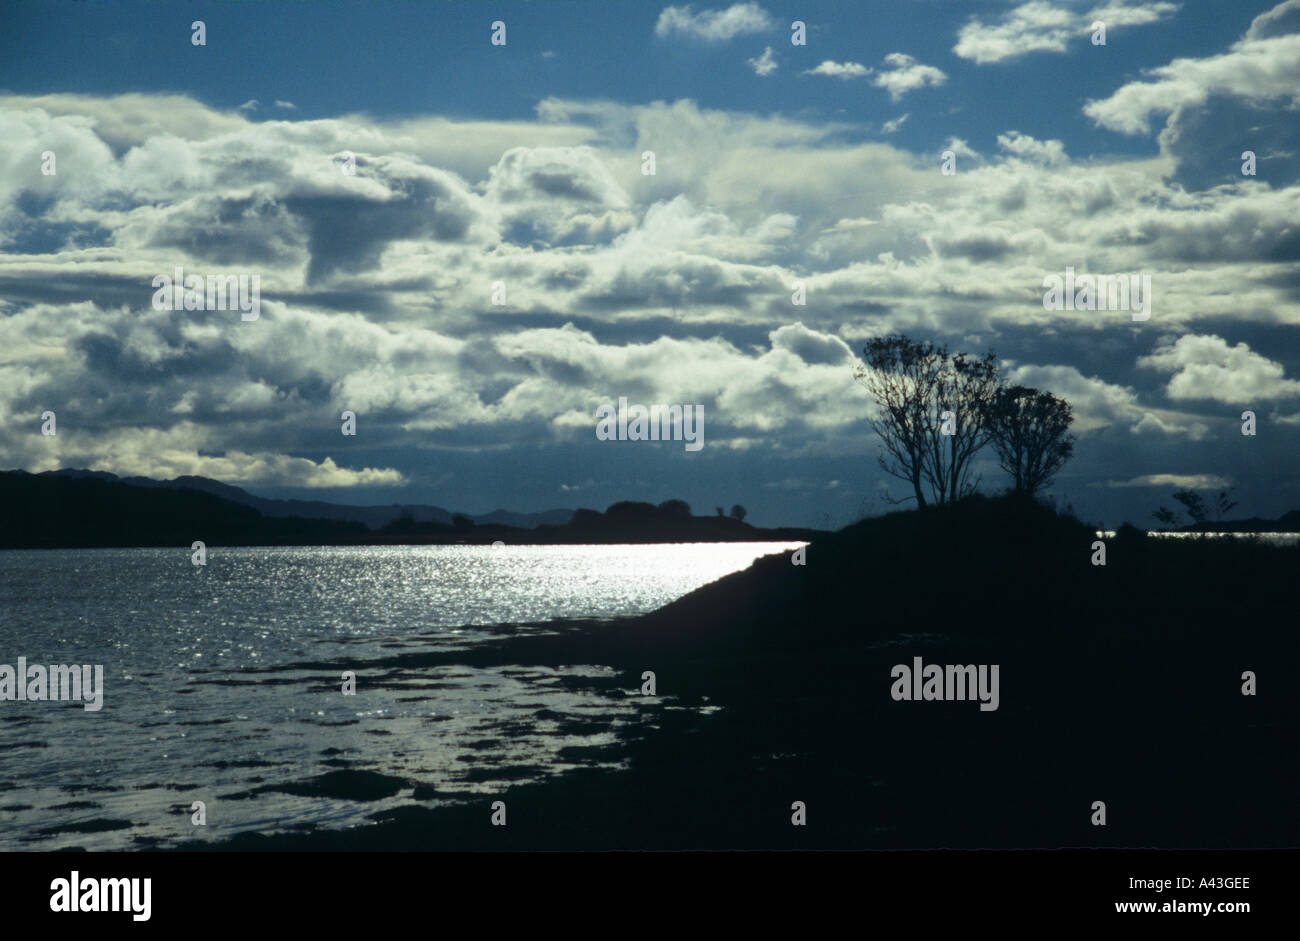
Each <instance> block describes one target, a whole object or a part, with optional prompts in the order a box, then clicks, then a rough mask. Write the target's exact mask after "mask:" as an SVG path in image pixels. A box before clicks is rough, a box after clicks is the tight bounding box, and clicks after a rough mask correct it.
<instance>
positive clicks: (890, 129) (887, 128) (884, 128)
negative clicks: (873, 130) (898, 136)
mask: <svg viewBox="0 0 1300 941" xmlns="http://www.w3.org/2000/svg"><path fill="white" fill-rule="evenodd" d="M909 117H910V114H904V115H902V116H901V117H897V118H894V120H892V121H886V122H885V123H884V124H882V125H881V126H880V131H881V133H883V134H893V133H894V132H895V131H897V130H898V129H899V128H900V127H902V126H903V122H904V121H906V120H907V119H908V118H909Z"/></svg>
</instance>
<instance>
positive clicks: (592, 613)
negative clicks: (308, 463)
mask: <svg viewBox="0 0 1300 941" xmlns="http://www.w3.org/2000/svg"><path fill="white" fill-rule="evenodd" d="M795 545H798V544H797V543H788V544H787V543H720V544H703V545H700V544H692V545H649V546H646V545H640V546H521V547H497V548H493V547H486V546H485V547H480V546H385V547H364V548H353V547H346V548H334V547H320V548H237V549H215V550H213V551H210V552H209V555H208V564H207V565H206V567H203V568H196V567H195V566H193V565H192V564H191V562H190V553H189V550H188V549H91V550H48V551H0V663H7V664H10V665H16V664H17V659H18V657H20V656H25V657H26V658H27V661H28V663H29V664H36V663H40V664H82V663H89V664H103V667H104V686H105V693H104V706H103V709H102V710H101V711H99V712H87V711H86V710H84V709H83V708H82V706H81V704H80V703H60V702H16V701H0V849H59V848H67V847H74V846H80V847H85V848H87V849H91V850H101V849H103V850H107V849H126V848H148V847H154V846H167V845H171V844H174V843H176V842H178V841H182V840H192V839H195V838H198V839H209V840H211V839H223V838H227V837H229V836H231V835H233V834H235V833H238V832H242V831H246V830H256V831H259V832H265V833H269V832H276V831H283V830H288V829H299V828H304V827H318V828H321V827H323V828H339V827H348V826H360V825H366V824H368V823H370V822H371V815H372V814H375V813H378V812H382V811H384V810H385V809H389V808H392V807H395V806H398V805H402V804H409V803H410V802H411V801H412V800H419V801H421V802H422V803H424V805H425V806H436V805H437V804H438V803H439V802H446V801H456V800H466V799H473V798H474V797H475V795H482V794H485V793H493V792H497V791H500V790H501V789H502V788H503V787H505V786H508V785H510V784H512V783H518V782H523V781H530V780H539V779H541V778H544V777H546V776H548V775H553V774H556V773H560V772H562V771H564V770H566V769H568V768H572V767H574V766H575V765H581V764H588V765H590V764H600V763H601V762H602V761H604V762H606V763H608V762H609V761H610V760H611V759H610V758H609V757H608V753H607V752H602V751H601V750H600V748H599V747H598V746H600V745H609V744H612V743H614V741H615V732H617V731H618V730H620V729H621V728H624V727H625V726H627V725H628V724H629V723H650V722H653V711H654V710H655V709H660V708H673V704H672V702H671V700H670V699H667V698H666V697H659V698H658V699H657V700H654V701H650V700H647V699H645V698H643V697H640V696H636V695H632V693H633V692H634V691H632V690H627V691H626V692H620V691H619V690H618V689H614V690H612V691H611V690H608V689H607V690H604V691H603V692H602V691H600V690H599V689H598V686H599V684H596V686H593V685H592V684H591V683H580V682H574V680H576V679H579V678H592V677H597V678H599V677H600V676H601V675H602V674H608V673H609V671H608V670H607V669H605V668H601V667H599V666H596V665H588V666H582V665H575V666H572V667H564V668H561V669H558V670H557V669H551V668H538V667H529V666H523V665H520V666H514V667H502V668H492V669H476V668H469V667H463V666H438V667H425V668H418V667H410V666H408V665H406V664H404V663H403V662H402V660H401V657H402V655H403V654H411V653H421V652H428V651H433V652H439V651H455V650H465V649H469V648H472V647H474V646H475V645H480V644H483V643H485V642H487V641H490V640H496V639H499V638H500V637H501V636H502V635H503V634H510V633H521V632H533V633H540V632H545V631H547V629H548V628H547V626H546V622H548V621H553V620H557V619H567V618H597V619H606V618H618V617H627V616H632V615H637V614H642V613H644V612H647V611H651V610H654V609H655V608H658V607H661V606H662V605H664V604H666V603H668V602H670V601H672V600H673V599H675V598H678V597H680V596H682V595H684V594H686V593H687V592H689V591H691V590H693V589H695V588H697V587H699V586H701V585H704V584H706V583H708V582H710V581H713V580H715V579H717V578H720V577H721V576H723V575H726V574H728V573H730V572H733V571H737V570H739V569H742V568H745V567H746V566H748V565H749V564H750V562H752V561H753V560H754V559H755V558H757V557H759V556H761V555H767V554H769V553H773V552H779V551H781V550H783V549H788V548H792V547H793V546H795ZM347 669H351V670H354V671H355V672H356V675H357V695H356V696H344V695H342V693H341V685H342V678H341V674H342V671H343V670H347ZM611 693H612V694H611ZM592 746H597V747H592ZM584 751H585V752H587V753H589V754H593V755H600V756H603V757H602V758H600V759H596V758H593V759H591V760H587V759H584V758H583V757H582V753H583V752H584ZM342 771H364V772H368V773H370V774H369V775H366V776H361V777H358V776H355V775H352V776H349V775H341V774H340V772H342ZM379 775H384V776H387V777H384V778H381V777H378V776H379ZM416 785H418V786H419V790H418V791H417V790H416ZM281 788H283V790H281ZM390 790H391V791H393V793H386V792H387V791H390ZM199 800H201V801H204V802H205V803H206V805H207V824H208V825H207V826H206V827H196V826H194V825H193V824H192V823H191V820H190V816H191V810H190V807H191V804H192V802H194V801H199Z"/></svg>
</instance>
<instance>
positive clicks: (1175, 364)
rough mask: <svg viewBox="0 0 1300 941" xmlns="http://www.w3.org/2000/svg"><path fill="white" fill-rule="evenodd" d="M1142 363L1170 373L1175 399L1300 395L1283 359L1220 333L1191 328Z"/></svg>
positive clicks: (1248, 400)
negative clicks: (1207, 333) (1192, 331)
mask: <svg viewBox="0 0 1300 941" xmlns="http://www.w3.org/2000/svg"><path fill="white" fill-rule="evenodd" d="M1138 365H1140V366H1143V367H1146V368H1148V369H1155V370H1159V371H1160V372H1166V373H1172V375H1171V376H1170V379H1169V384H1168V385H1167V386H1166V387H1165V392H1166V394H1167V395H1168V396H1169V397H1170V398H1171V399H1214V400H1215V401H1218V402H1229V403H1233V404H1238V403H1240V404H1250V403H1251V402H1256V401H1262V400H1266V399H1281V398H1294V397H1296V396H1300V382H1297V381H1296V380H1294V379H1287V378H1286V377H1285V374H1284V373H1285V370H1284V369H1283V368H1282V365H1281V364H1280V363H1275V362H1273V361H1272V360H1270V359H1268V358H1267V357H1265V356H1261V355H1260V354H1259V353H1256V352H1254V351H1253V350H1252V349H1251V348H1250V347H1249V346H1247V345H1246V344H1245V343H1238V344H1237V345H1236V346H1229V345H1228V342H1227V341H1226V340H1224V339H1223V338H1222V337H1218V336H1213V335H1210V336H1197V335H1195V334H1189V335H1186V336H1181V337H1179V338H1178V339H1177V340H1176V341H1175V342H1174V343H1172V344H1166V345H1163V346H1161V347H1159V348H1158V349H1157V350H1156V351H1155V352H1153V353H1151V354H1150V355H1149V356H1144V357H1142V358H1141V359H1140V360H1138Z"/></svg>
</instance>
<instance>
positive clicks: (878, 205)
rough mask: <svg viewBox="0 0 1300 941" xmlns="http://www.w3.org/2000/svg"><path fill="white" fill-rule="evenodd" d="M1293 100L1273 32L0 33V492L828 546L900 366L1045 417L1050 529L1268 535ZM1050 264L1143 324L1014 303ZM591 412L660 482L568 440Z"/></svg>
mask: <svg viewBox="0 0 1300 941" xmlns="http://www.w3.org/2000/svg"><path fill="white" fill-rule="evenodd" d="M195 21H201V22H202V24H203V27H202V34H203V35H202V38H203V40H204V42H203V44H201V45H196V44H195V40H196V39H197V38H198V36H197V34H196V28H195V27H194V25H193V24H194V23H195ZM796 21H797V22H798V23H801V24H803V29H802V30H801V31H797V30H796V29H794V28H792V24H795V23H796ZM498 22H499V23H502V24H504V36H502V35H501V31H500V29H499V28H498V27H494V24H495V23H498ZM1097 22H1101V23H1104V24H1106V36H1105V44H1104V45H1102V44H1098V43H1097V42H1096V41H1095V40H1096V38H1097V31H1096V29H1095V27H1094V25H1093V24H1094V23H1097ZM798 32H802V34H803V38H804V39H805V42H804V43H802V44H795V43H794V42H792V39H794V38H796V37H797V35H798ZM494 35H495V36H496V38H497V42H496V43H494V42H493V37H494ZM502 39H504V42H501V40H502ZM1298 98H1300V0H1287V2H1284V3H1280V4H1275V3H1269V2H1259V3H1256V2H1247V0H1243V2H1234V3H1223V2H1218V0H1215V2H1192V0H1186V2H1165V0H1159V2H1149V0H1091V2H1074V0H1030V2H1023V3H1022V2H1015V0H1012V2H993V0H989V2H955V0H891V2H888V3H868V2H855V3H822V2H807V0H801V2H797V3H792V4H784V5H777V4H775V3H771V2H763V0H755V2H743V3H737V4H714V5H706V4H694V5H685V4H665V3H651V2H628V3H625V2H617V0H613V2H598V0H593V2H531V3H491V2H489V3H444V2H430V3H367V2H348V3H292V4H291V3H265V4H253V3H194V4H185V5H184V6H180V5H176V4H172V3H116V2H90V0H86V2H68V3H47V4H39V3H32V4H9V5H5V6H4V7H3V8H2V9H0V456H2V457H0V466H3V467H6V468H10V467H18V468H23V469H27V470H31V471H40V470H49V469H53V468H57V467H86V468H93V469H100V470H108V471H112V472H114V473H118V474H122V475H130V474H142V475H146V476H152V477H159V478H168V477H174V476H177V475H180V474H200V475H204V476H208V477H213V478H216V479H219V480H222V481H225V482H227V483H232V484H236V485H239V486H243V487H245V488H246V489H248V490H250V491H252V492H254V493H258V494H262V495H266V496H280V497H287V496H296V497H306V498H311V499H325V500H334V501H337V502H346V503H387V502H393V501H401V502H409V503H435V504H439V505H441V506H444V507H448V508H451V509H455V510H460V511H463V512H470V513H482V512H488V511H490V510H493V509H497V508H507V509H512V510H518V511H533V510H544V509H550V508H555V507H569V508H577V507H592V508H596V509H603V508H604V507H606V506H608V505H609V504H610V503H613V502H615V501H617V500H624V499H635V500H648V501H651V502H656V503H658V502H661V501H663V500H667V499H670V498H679V499H684V500H686V501H687V502H689V503H690V504H691V505H692V507H693V508H694V510H695V512H697V513H712V512H713V510H714V508H715V507H716V506H724V507H726V508H730V507H731V505H732V504H735V503H740V504H742V505H744V506H745V507H747V508H748V510H749V520H750V521H751V522H755V523H757V524H759V525H782V524H789V525H817V526H824V525H835V526H838V525H843V524H846V523H848V522H851V521H852V520H854V519H857V518H859V517H860V516H862V515H864V514H874V513H879V512H884V511H886V510H888V509H891V508H893V507H894V505H895V503H894V502H893V501H896V500H898V499H900V498H902V497H904V496H906V495H907V493H908V492H909V489H908V488H907V487H906V486H905V485H903V484H901V483H900V482H899V481H896V480H893V479H892V478H889V477H887V476H886V475H885V474H883V473H882V472H881V470H880V468H879V467H878V465H877V461H876V457H877V454H878V452H879V443H878V441H877V439H875V438H874V436H873V434H872V433H871V431H870V428H869V426H868V424H867V419H868V417H869V416H870V415H871V414H872V405H871V403H870V401H869V399H868V397H867V395H866V393H865V390H864V389H863V388H862V387H861V386H859V385H857V384H856V383H855V382H854V380H853V375H852V373H853V365H854V363H855V361H857V359H858V357H859V356H860V354H861V350H862V347H863V345H864V343H865V342H866V341H867V340H868V339H870V338H872V337H875V336H880V335H883V334H887V333H894V332H903V333H907V334H909V335H911V336H914V337H917V338H919V339H929V340H934V341H937V342H940V343H944V344H946V345H948V346H949V347H951V348H952V349H954V350H967V351H971V352H983V351H984V350H987V349H992V350H994V351H995V352H996V354H997V355H998V357H999V359H1000V361H1001V363H1002V367H1003V370H1004V372H1005V374H1006V376H1007V377H1008V379H1009V380H1011V381H1014V382H1019V383H1022V384H1026V385H1031V386H1034V387H1036V388H1040V389H1044V390H1047V391H1050V392H1053V393H1054V394H1057V395H1060V396H1063V397H1064V398H1066V399H1068V400H1069V401H1070V402H1071V404H1072V405H1073V407H1074V410H1075V415H1076V422H1075V426H1074V431H1075V433H1076V434H1077V437H1078V442H1077V446H1076V451H1075V457H1074V458H1073V460H1072V461H1071V462H1070V463H1069V464H1068V465H1066V467H1065V469H1064V470H1063V471H1062V472H1061V474H1060V475H1059V476H1058V478H1057V481H1056V482H1055V484H1054V485H1053V487H1052V488H1051V493H1052V495H1053V496H1054V497H1055V498H1056V499H1058V500H1059V501H1061V502H1063V503H1069V504H1070V505H1072V506H1073V507H1074V508H1075V509H1076V511H1078V512H1079V513H1080V514H1081V515H1083V516H1084V517H1085V518H1087V519H1089V520H1091V521H1094V522H1100V523H1103V524H1105V525H1107V526H1113V525H1117V524H1118V523H1120V522H1122V521H1125V520H1128V521H1131V522H1135V523H1137V524H1139V525H1151V524H1152V523H1153V520H1152V519H1151V517H1150V511H1151V510H1152V509H1154V508H1155V507H1156V506H1157V505H1161V504H1164V505H1171V501H1170V499H1169V495H1170V493H1171V492H1172V491H1173V490H1175V489H1177V488H1179V487H1189V488H1192V489H1198V490H1201V491H1203V492H1205V493H1206V494H1207V495H1208V494H1211V493H1214V492H1217V491H1218V490H1220V489H1224V488H1230V489H1231V490H1232V492H1233V494H1234V496H1235V498H1236V499H1237V500H1238V501H1239V503H1240V505H1239V507H1238V509H1237V510H1236V511H1235V512H1234V514H1233V515H1241V516H1249V515H1262V516H1277V515H1280V514H1281V513H1283V512H1286V511H1287V510H1291V509H1295V508H1300V473H1298V468H1297V463H1298V462H1297V460H1296V458H1297V455H1298V454H1300V342H1297V340H1298V339H1300V332H1298V331H1297V327H1298V326H1300V120H1298V117H1300V115H1298V113H1297V112H1298V111H1300V101H1298ZM648 151H649V152H653V154H654V172H653V174H648V173H647V172H645V171H646V169H647V165H646V160H645V156H644V155H645V154H646V152H648ZM1246 151H1250V152H1252V153H1253V154H1254V155H1255V157H1254V162H1255V166H1254V171H1255V172H1254V173H1253V174H1250V175H1247V174H1244V173H1243V172H1242V171H1243V164H1244V160H1243V156H1242V155H1243V153H1244V152H1246ZM945 152H946V153H947V154H948V155H949V156H948V158H947V160H946V162H947V169H948V170H950V171H951V172H947V173H945V172H944V170H945V166H944V164H945V156H944V155H945ZM349 154H350V155H352V157H351V162H352V165H353V167H354V172H348V170H349V169H351V168H350V167H349V166H348V164H349V158H348V155H349ZM47 155H52V156H53V162H52V163H51V159H50V157H49V156H47ZM177 267H181V268H182V269H183V270H184V271H185V272H186V273H196V274H200V275H216V276H222V277H224V276H230V275H249V276H252V275H256V276H257V277H258V278H259V284H260V314H259V316H258V318H257V319H256V320H245V319H244V318H243V317H242V316H241V313H240V311H238V310H228V309H221V310H173V309H171V308H170V306H167V305H162V306H164V307H165V308H166V309H159V307H158V306H157V305H155V304H154V299H155V292H156V287H155V284H154V281H155V278H156V277H157V276H159V275H162V274H167V275H170V274H171V273H172V272H173V271H174V270H175V269H176V268H177ZM1067 267H1072V268H1074V269H1075V270H1076V271H1077V272H1079V273H1090V274H1098V275H1101V274H1105V275H1118V274H1129V273H1132V274H1136V275H1143V276H1149V277H1150V279H1151V285H1152V288H1151V290H1152V305H1151V311H1150V316H1149V319H1146V320H1142V321H1137V320H1134V319H1133V318H1132V316H1131V315H1130V312H1128V311H1124V310H1049V309H1046V308H1045V307H1044V303H1043V295H1044V290H1045V288H1044V279H1045V278H1048V277H1050V276H1052V275H1063V274H1064V272H1065V269H1066V268H1067ZM796 283H800V284H802V285H803V289H804V297H803V300H804V303H802V304H798V303H795V302H794V286H795V285H796ZM494 295H495V296H494ZM620 397H626V398H627V399H628V400H629V402H631V403H641V404H645V405H652V404H664V405H670V404H692V405H695V406H697V407H698V408H701V409H702V410H703V416H704V442H705V443H704V446H703V447H702V448H700V449H699V450H690V451H688V450H687V449H686V448H685V447H684V446H683V442H680V441H655V442H649V441H603V440H598V439H597V436H596V411H597V409H598V408H599V406H601V405H604V404H611V403H615V402H617V401H618V399H619V398H620ZM46 410H51V411H54V412H55V414H56V415H57V433H56V434H55V435H52V436H51V435H44V434H42V433H41V427H42V419H41V415H42V413H43V412H45V411H46ZM1246 410H1249V411H1252V412H1254V413H1255V415H1256V423H1257V428H1256V431H1257V433H1256V434H1255V435H1254V436H1245V435H1243V434H1242V433H1241V431H1242V413H1243V412H1244V411H1246ZM344 411H352V412H353V413H354V414H355V415H356V431H357V433H356V434H355V435H348V436H345V435H343V434H342V433H341V415H342V413H343V412H344ZM992 458H993V455H992V452H991V450H990V451H989V452H988V453H987V454H986V455H985V457H984V459H983V460H981V462H980V463H979V464H978V465H977V468H976V471H977V473H978V475H979V476H980V480H981V487H982V489H984V490H986V491H988V492H994V491H996V490H997V489H999V488H1001V487H1003V486H1005V484H1006V480H1005V474H1003V473H1002V471H1000V469H999V468H998V467H997V465H996V462H995V461H994V460H993V459H992Z"/></svg>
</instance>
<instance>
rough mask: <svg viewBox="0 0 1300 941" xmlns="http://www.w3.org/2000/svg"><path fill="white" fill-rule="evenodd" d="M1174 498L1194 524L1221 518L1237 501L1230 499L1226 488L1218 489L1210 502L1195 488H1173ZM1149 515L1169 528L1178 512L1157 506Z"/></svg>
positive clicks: (1174, 522)
mask: <svg viewBox="0 0 1300 941" xmlns="http://www.w3.org/2000/svg"><path fill="white" fill-rule="evenodd" d="M1174 499H1175V500H1176V501H1178V503H1180V504H1181V505H1182V507H1183V512H1185V513H1186V514H1187V517H1188V519H1190V520H1191V521H1192V524H1193V525H1195V526H1199V525H1201V524H1202V523H1206V522H1209V521H1210V520H1211V519H1213V520H1221V519H1223V517H1224V515H1225V514H1226V513H1228V512H1229V511H1230V510H1232V509H1233V507H1235V506H1236V505H1237V501H1236V500H1234V499H1232V494H1231V493H1230V492H1229V491H1227V490H1220V491H1219V493H1218V495H1216V496H1215V498H1214V500H1213V501H1212V502H1207V501H1206V499H1205V498H1204V497H1202V496H1201V495H1200V494H1199V493H1197V492H1196V491H1195V490H1187V489H1183V490H1175V491H1174ZM1151 515H1152V516H1154V517H1155V518H1156V520H1157V521H1159V522H1160V523H1163V524H1164V525H1165V526H1167V527H1169V528H1170V529H1172V528H1174V527H1175V526H1177V525H1178V514H1177V513H1175V512H1174V511H1172V510H1170V509H1168V508H1167V507H1163V506H1161V507H1158V508H1156V510H1154V511H1153V512H1152V514H1151Z"/></svg>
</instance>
